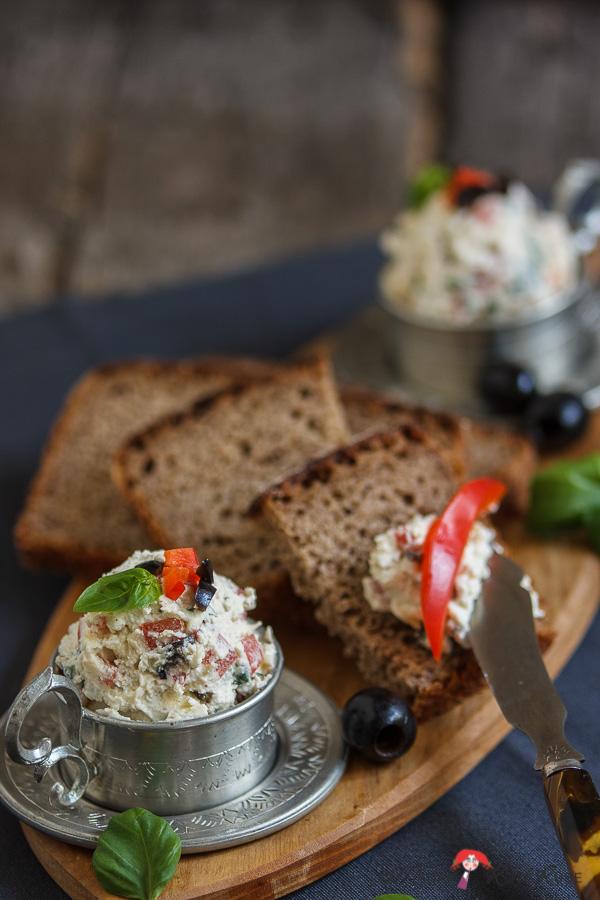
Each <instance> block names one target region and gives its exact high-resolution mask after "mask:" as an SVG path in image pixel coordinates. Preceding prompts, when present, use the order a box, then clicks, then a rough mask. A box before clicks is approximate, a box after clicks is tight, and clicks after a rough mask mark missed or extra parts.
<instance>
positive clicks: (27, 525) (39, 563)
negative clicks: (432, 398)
mask: <svg viewBox="0 0 600 900" xmlns="http://www.w3.org/2000/svg"><path fill="white" fill-rule="evenodd" d="M279 368H280V366H279V365H277V364H276V363H271V362H263V361H262V360H253V359H245V358H236V357H205V358H202V359H197V360H193V359H190V360H182V361H176V362H169V361H163V360H155V359H139V360H126V361H122V362H113V363H107V364H105V365H102V366H99V367H98V368H95V369H91V370H89V371H87V372H85V373H84V374H83V375H82V376H81V377H80V378H79V380H78V381H77V382H76V383H75V385H74V386H73V388H72V389H71V390H70V392H69V394H68V395H67V398H66V400H65V402H64V404H63V407H62V410H61V412H60V413H59V416H58V418H57V420H56V422H55V424H54V426H53V428H52V430H51V432H50V435H49V437H48V439H47V441H46V445H45V447H44V449H43V451H42V456H41V460H40V465H39V467H38V470H37V473H36V474H35V476H34V478H33V480H32V482H31V484H30V486H29V490H28V493H27V496H26V499H25V504H24V508H23V511H22V512H21V514H20V516H19V518H18V520H17V523H16V525H15V528H14V540H15V545H16V548H17V551H18V553H19V556H20V558H21V559H22V560H23V562H24V563H25V564H26V565H29V566H31V567H34V568H35V567H38V568H39V567H41V568H46V569H51V570H56V571H65V570H67V571H69V570H70V571H77V572H79V571H84V572H87V571H92V570H95V569H102V568H110V567H112V566H114V565H118V563H119V562H121V561H122V560H123V554H125V555H126V554H127V553H128V552H129V549H128V548H125V547H124V548H123V552H122V553H121V552H119V553H118V554H113V553H111V552H106V551H105V550H103V549H101V548H92V547H89V546H86V545H84V544H82V543H81V542H78V541H77V539H76V538H75V537H72V538H71V537H69V538H65V537H64V536H62V535H60V534H56V533H54V534H53V533H51V532H49V531H45V532H44V533H43V534H42V533H40V530H39V529H38V527H37V525H36V523H35V517H36V512H37V510H36V506H37V504H38V501H39V500H40V499H41V498H42V496H44V495H45V493H46V491H47V490H48V486H49V484H48V483H49V479H50V476H51V471H52V467H53V465H54V462H55V459H56V457H57V456H58V455H59V454H60V453H61V452H62V451H63V447H64V444H65V434H66V433H67V432H68V431H69V429H70V428H71V425H72V423H73V420H74V419H75V418H76V417H77V416H79V413H80V410H81V408H82V406H84V407H85V404H86V402H87V400H88V398H91V397H92V396H93V393H94V391H95V390H96V388H97V387H98V385H99V384H100V383H102V382H106V381H107V380H108V379H113V378H115V377H120V376H122V375H126V374H128V373H134V374H136V375H140V376H146V377H156V376H161V375H162V374H168V375H169V376H170V377H173V376H175V377H181V378H182V379H187V378H189V377H190V376H202V375H206V376H215V375H217V374H224V375H226V376H229V377H231V378H236V379H238V380H239V379H242V378H265V377H267V376H268V374H269V373H270V372H274V371H278V370H279Z"/></svg>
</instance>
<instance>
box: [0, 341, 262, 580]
mask: <svg viewBox="0 0 600 900" xmlns="http://www.w3.org/2000/svg"><path fill="white" fill-rule="evenodd" d="M276 368H278V367H276V366H275V364H273V363H267V362H264V363H263V362H261V361H259V360H250V359H237V358H225V357H224V358H216V357H212V358H205V359H201V360H198V361H189V362H180V363H171V362H158V361H151V360H140V361H134V362H125V363H116V364H113V365H107V366H103V367H101V368H99V369H95V370H93V371H90V372H88V373H87V374H86V375H84V376H83V377H82V379H81V380H80V381H79V382H78V383H77V384H76V386H75V387H74V388H73V389H72V391H71V393H70V395H69V397H68V398H67V400H66V402H65V404H64V406H63V409H62V412H61V414H60V416H59V418H58V420H57V422H56V424H55V426H54V429H53V431H52V434H51V437H50V439H49V441H48V444H47V446H46V449H45V451H44V454H43V457H42V462H41V466H40V469H39V471H38V474H37V475H36V477H35V479H34V481H33V483H32V486H31V488H30V492H29V496H28V498H27V501H26V504H25V508H24V511H23V513H22V514H21V516H20V518H19V520H18V522H17V525H16V529H15V540H16V544H17V548H18V550H19V552H20V555H21V557H22V558H23V560H24V562H26V563H28V564H29V565H31V566H38V567H46V568H52V569H58V570H65V571H85V570H93V569H102V568H110V567H111V566H113V565H117V564H118V563H119V562H121V561H122V560H123V559H124V558H125V557H126V556H127V555H128V554H129V553H130V552H131V551H132V550H135V549H139V548H141V547H146V546H148V543H149V535H148V532H147V531H146V529H145V528H144V527H143V526H142V525H141V524H140V523H139V521H138V520H137V518H136V517H135V516H134V514H133V513H132V511H131V509H130V507H129V506H128V504H127V503H126V502H125V501H124V500H123V497H122V496H121V494H120V492H119V491H118V490H117V489H116V488H115V486H114V484H113V482H112V479H111V466H112V457H113V455H114V453H115V451H116V450H117V449H118V447H120V445H121V444H122V443H123V441H124V440H126V439H127V438H128V437H129V436H130V435H131V434H133V433H135V432H136V431H138V430H139V429H140V428H144V427H145V426H146V425H148V424H149V423H151V422H152V421H154V420H155V419H157V418H159V417H161V416H164V415H165V414H166V413H168V412H172V411H173V410H174V409H175V410H176V409H180V408H181V407H182V406H186V405H187V404H189V403H190V402H192V401H193V400H195V399H197V398H199V397H204V396H206V395H209V394H213V393H215V392H216V391H219V390H222V389H223V388H225V387H227V386H228V385H230V384H231V383H232V382H233V381H234V380H235V381H237V380H240V379H247V378H254V377H265V375H267V374H268V373H270V372H272V371H274V370H275V369H276Z"/></svg>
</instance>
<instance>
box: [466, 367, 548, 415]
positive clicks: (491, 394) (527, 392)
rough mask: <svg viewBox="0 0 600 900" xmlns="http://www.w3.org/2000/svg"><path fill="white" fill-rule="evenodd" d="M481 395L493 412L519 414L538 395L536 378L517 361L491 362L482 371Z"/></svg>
mask: <svg viewBox="0 0 600 900" xmlns="http://www.w3.org/2000/svg"><path fill="white" fill-rule="evenodd" d="M479 390H480V392H481V396H482V397H483V399H484V400H485V402H486V403H487V405H488V406H489V408H490V409H491V410H492V412H497V413H504V414H506V415H509V414H513V415H518V414H519V413H522V412H524V411H525V410H526V409H527V407H528V406H529V404H530V403H531V402H532V400H533V399H534V397H535V396H536V387H535V378H534V376H533V375H532V374H531V372H529V371H528V370H527V369H524V368H522V367H521V366H518V365H516V364H515V363H508V362H503V363H491V364H490V365H489V366H486V367H485V369H484V370H483V372H482V373H481V378H480V381H479Z"/></svg>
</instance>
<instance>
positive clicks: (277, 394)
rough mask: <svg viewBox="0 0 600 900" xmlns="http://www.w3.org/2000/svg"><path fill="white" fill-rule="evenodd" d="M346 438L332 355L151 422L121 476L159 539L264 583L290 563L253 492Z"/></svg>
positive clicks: (122, 458) (121, 457)
mask: <svg viewBox="0 0 600 900" xmlns="http://www.w3.org/2000/svg"><path fill="white" fill-rule="evenodd" d="M348 437H349V434H348V430H347V427H346V423H345V420H344V417H343V413H342V409H341V406H340V405H339V403H338V399H337V393H336V389H335V385H334V382H333V379H332V377H331V371H330V367H329V363H328V362H327V361H326V360H324V359H317V360H314V361H310V362H304V363H301V364H295V365H290V366H288V367H287V368H286V369H285V370H282V371H280V372H279V373H277V374H276V375H274V376H273V377H271V378H269V379H265V380H263V381H260V382H255V383H254V384H251V385H247V386H244V387H236V388H233V389H231V390H226V391H223V392H222V393H221V394H219V395H217V396H215V397H213V398H211V399H208V400H207V401H205V402H202V401H201V402H199V403H196V404H194V405H193V406H192V407H191V408H190V409H188V410H187V411H186V412H183V413H181V414H179V415H176V416H171V417H169V418H167V419H165V420H164V421H163V422H161V423H158V424H156V425H155V426H153V427H150V428H149V429H147V430H146V431H144V432H142V433H141V434H139V435H137V436H136V437H134V438H132V439H130V440H129V441H127V442H126V444H125V446H124V447H123V448H122V449H121V451H120V452H119V453H118V454H117V456H116V457H115V465H114V476H115V480H116V482H117V483H118V484H119V485H120V487H121V489H122V491H123V493H124V495H125V496H126V497H127V498H128V500H129V501H130V503H131V505H132V507H133V509H134V510H135V511H136V513H137V514H138V516H139V517H140V519H141V520H142V521H143V522H144V523H145V524H146V526H147V528H148V530H149V532H150V534H151V535H152V536H153V538H154V540H155V541H156V542H158V543H159V544H162V545H164V546H166V545H170V546H186V545H193V546H196V547H201V548H202V552H203V553H206V554H207V555H208V556H209V557H210V558H211V560H212V562H213V564H214V566H215V568H216V569H217V570H218V571H221V572H224V573H226V574H227V575H229V576H230V577H232V578H233V579H234V580H236V581H238V582H240V583H245V584H254V585H260V586H262V583H263V579H264V577H265V576H266V575H269V574H270V575H272V576H277V575H278V574H280V575H282V574H283V573H284V572H285V567H284V566H283V565H282V559H281V542H280V538H279V536H278V534H277V532H276V531H275V530H274V529H272V528H271V527H270V526H269V523H268V522H267V521H266V520H265V519H264V517H263V516H262V515H260V514H258V515H256V514H255V515H252V514H251V513H250V507H251V505H252V503H253V501H254V499H255V498H256V496H257V495H258V494H259V493H261V492H262V491H263V490H265V488H267V487H268V486H269V485H270V484H272V483H273V482H274V481H275V480H277V479H278V478H281V477H283V476H284V475H285V474H286V473H287V472H289V471H293V470H294V469H297V468H298V467H299V466H301V465H303V464H304V463H305V462H306V461H307V460H308V459H311V458H312V457H314V456H316V455H318V454H320V453H323V452H326V451H328V450H330V449H331V448H333V447H335V446H337V445H339V444H341V443H344V442H345V441H347V440H348Z"/></svg>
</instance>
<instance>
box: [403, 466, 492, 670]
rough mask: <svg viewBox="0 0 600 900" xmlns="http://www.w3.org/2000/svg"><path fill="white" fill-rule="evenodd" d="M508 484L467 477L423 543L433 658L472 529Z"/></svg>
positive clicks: (424, 585) (424, 598)
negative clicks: (468, 479) (468, 478)
mask: <svg viewBox="0 0 600 900" xmlns="http://www.w3.org/2000/svg"><path fill="white" fill-rule="evenodd" d="M505 493H506V485H504V484H502V482H501V481H496V480H495V479H494V478H477V479H475V480H474V481H468V482H467V483H466V484H463V486H462V487H461V488H460V490H459V491H458V492H457V493H456V494H455V495H454V497H453V498H452V500H451V501H450V503H449V504H448V505H447V507H446V509H445V510H444V512H443V513H442V514H441V516H439V518H437V519H435V520H434V522H433V524H432V526H431V528H430V529H429V531H428V533H427V537H426V538H425V543H424V545H423V562H422V566H421V611H422V614H423V624H424V626H425V633H426V635H427V639H428V641H429V645H430V647H431V652H432V654H433V657H434V659H436V660H438V661H439V659H440V658H441V656H442V646H443V642H444V629H445V627H446V616H447V613H448V603H449V602H450V600H451V597H452V591H453V588H454V582H455V580H456V576H457V574H458V569H459V567H460V562H461V559H462V555H463V552H464V549H465V547H466V544H467V541H468V540H469V533H470V531H471V528H472V527H473V524H474V522H475V520H476V519H477V517H478V516H480V515H481V514H482V513H483V512H487V511H488V510H489V509H491V508H492V507H494V506H495V505H497V504H498V503H499V502H500V500H501V499H502V497H503V496H504V494H505Z"/></svg>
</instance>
